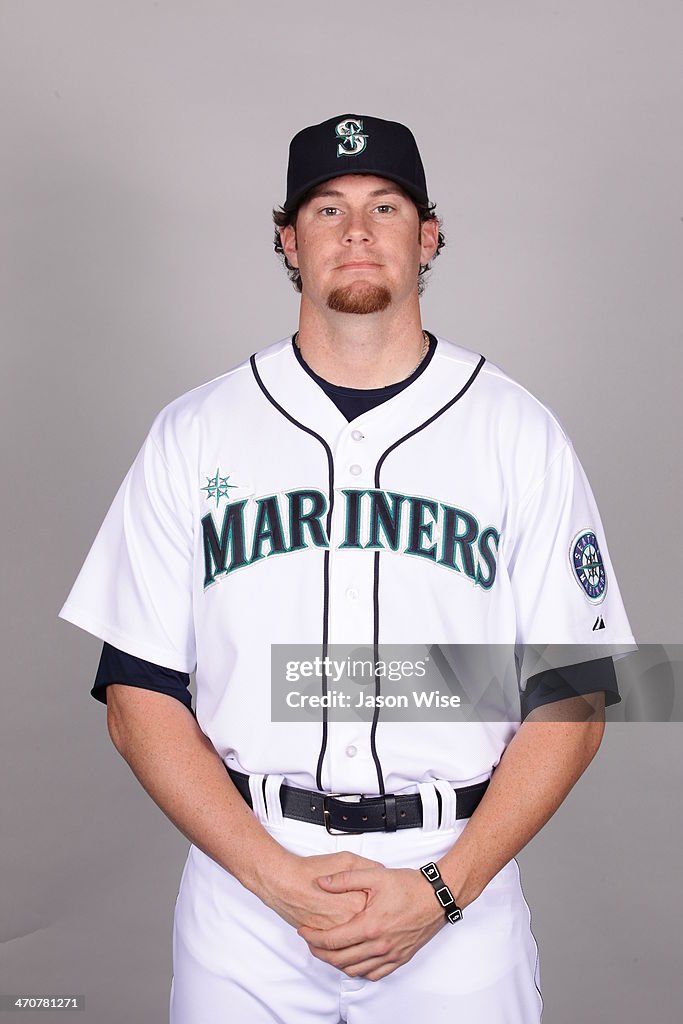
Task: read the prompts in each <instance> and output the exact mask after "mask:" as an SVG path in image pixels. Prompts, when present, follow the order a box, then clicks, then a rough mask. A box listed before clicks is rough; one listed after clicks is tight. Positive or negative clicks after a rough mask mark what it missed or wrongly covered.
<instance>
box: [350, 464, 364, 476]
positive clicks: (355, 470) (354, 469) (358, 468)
mask: <svg viewBox="0 0 683 1024" xmlns="http://www.w3.org/2000/svg"><path fill="white" fill-rule="evenodd" d="M362 472H363V467H362V466H359V465H358V464H357V463H354V464H353V466H349V473H352V474H353V476H360V474H361V473H362Z"/></svg>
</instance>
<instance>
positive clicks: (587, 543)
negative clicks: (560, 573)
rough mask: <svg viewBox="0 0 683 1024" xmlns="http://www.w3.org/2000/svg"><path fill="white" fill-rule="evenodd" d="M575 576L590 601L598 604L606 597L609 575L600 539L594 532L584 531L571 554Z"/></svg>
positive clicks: (577, 537)
mask: <svg viewBox="0 0 683 1024" xmlns="http://www.w3.org/2000/svg"><path fill="white" fill-rule="evenodd" d="M569 558H570V561H571V564H572V569H573V571H574V576H575V578H576V580H577V582H578V584H579V586H580V587H581V589H582V590H583V592H584V594H585V595H586V597H587V598H588V600H589V601H592V602H593V603H594V604H598V603H599V602H600V601H602V600H603V598H604V596H605V590H606V589H607V574H606V572H605V566H604V565H603V561H602V555H601V553H600V548H599V547H598V538H597V537H596V536H595V533H594V532H593V531H592V530H582V531H581V533H579V534H578V535H577V536H576V537H575V538H574V540H573V541H572V545H571V548H570V552H569Z"/></svg>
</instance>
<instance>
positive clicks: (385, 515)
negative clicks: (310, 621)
mask: <svg viewBox="0 0 683 1024" xmlns="http://www.w3.org/2000/svg"><path fill="white" fill-rule="evenodd" d="M339 505H341V512H342V514H341V516H340V517H339V518H338V519H337V526H336V527H335V529H336V530H338V531H339V536H338V537H337V536H336V535H335V548H336V549H338V550H345V549H349V548H355V549H362V550H367V551H387V552H396V553H398V554H400V555H410V556H413V557H415V558H421V559H424V560H425V561H428V562H432V563H433V564H434V565H436V566H440V567H442V568H445V569H449V570H450V571H451V572H455V573H458V574H460V575H462V576H463V578H465V579H467V580H469V581H470V583H472V584H474V585H475V586H478V587H481V588H482V589H483V590H490V588H491V587H492V586H493V583H494V580H495V578H496V568H497V556H498V543H499V540H500V534H499V532H498V530H497V529H496V528H495V527H494V526H486V527H485V528H483V529H482V528H481V527H480V525H479V523H478V521H477V519H476V518H475V517H474V516H473V515H472V514H471V513H470V512H467V511H465V510H464V509H461V508H456V507H455V506H453V505H447V504H445V503H444V502H441V501H435V500H432V499H431V498H422V497H413V496H411V495H408V494H400V493H397V492H394V491H382V490H354V489H350V490H343V491H341V492H338V493H337V495H336V497H335V508H336V509H337V508H338V507H339ZM327 513H328V501H327V495H326V494H324V493H323V492H322V491H318V490H312V489H311V490H307V489H306V490H304V489H299V490H293V491H285V492H284V493H281V494H271V495H266V496H264V497H260V498H255V499H248V498H244V499H243V500H241V501H233V502H228V504H227V505H226V506H225V509H224V513H223V519H222V521H217V520H216V519H214V515H213V513H212V512H209V513H208V514H207V515H205V516H203V517H202V531H203V542H204V566H205V573H204V586H205V587H208V586H210V585H211V584H212V583H215V582H216V581H217V580H219V579H225V578H226V577H227V576H229V575H230V574H231V573H233V572H235V571H236V570H237V569H243V568H245V567H246V566H249V565H253V564H254V562H260V561H261V560H262V559H264V558H269V557H271V556H273V555H284V554H290V553H291V552H294V551H302V550H304V549H306V548H328V547H329V546H330V539H329V537H328V535H327ZM335 518H336V516H335Z"/></svg>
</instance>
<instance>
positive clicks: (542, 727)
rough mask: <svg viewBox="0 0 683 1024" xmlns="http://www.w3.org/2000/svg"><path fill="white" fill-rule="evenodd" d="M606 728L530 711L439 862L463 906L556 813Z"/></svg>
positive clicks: (481, 889) (475, 896)
mask: <svg viewBox="0 0 683 1024" xmlns="http://www.w3.org/2000/svg"><path fill="white" fill-rule="evenodd" d="M578 700H581V698H578ZM566 703H567V705H568V706H569V704H570V702H569V701H567V702H566ZM603 730H604V723H603V722H601V721H600V720H594V721H564V722H562V721H542V720H534V719H533V716H530V718H529V719H528V720H527V721H525V722H523V723H522V725H521V726H520V728H519V730H518V731H517V733H516V735H515V736H514V738H513V739H512V741H511V742H510V743H509V744H508V746H507V748H506V750H505V753H504V754H503V756H502V758H501V760H500V763H499V765H498V767H497V768H496V770H495V771H494V773H493V776H492V778H491V782H490V784H489V787H488V789H487V791H486V793H485V795H484V798H483V799H482V801H481V803H480V804H479V806H478V807H477V810H476V811H475V813H474V814H473V815H472V817H471V818H470V820H469V821H468V823H467V825H466V827H465V829H464V830H463V832H462V834H461V835H460V837H459V838H458V840H457V842H456V843H455V844H454V845H453V847H452V848H451V849H450V850H449V851H448V853H447V854H446V855H445V856H444V857H442V858H441V860H439V861H438V862H437V863H438V866H439V869H440V872H441V876H442V878H443V879H444V881H445V882H446V884H447V885H449V886H450V888H451V891H452V892H453V894H454V896H455V897H456V901H457V902H458V904H459V906H460V907H465V906H467V904H469V903H471V902H472V901H473V900H475V899H476V898H477V896H479V894H480V893H481V892H482V891H483V889H484V888H485V887H486V885H487V884H488V883H489V882H490V881H491V879H492V878H493V877H494V875H495V874H497V872H498V871H500V869H501V868H502V867H504V865H505V864H507V863H508V861H509V860H511V859H512V857H515V856H516V855H517V854H518V853H519V851H520V850H521V849H523V847H524V846H526V844H527V843H528V842H529V840H530V839H532V838H533V836H535V835H536V833H537V832H538V831H539V830H540V829H541V828H542V827H543V825H545V823H546V822H547V821H548V820H549V819H550V818H551V817H552V815H553V814H554V813H555V811H556V810H557V808H558V807H559V806H560V804H561V803H562V802H563V800H564V799H565V797H566V796H567V794H568V793H569V791H570V790H571V788H572V787H573V786H574V784H575V783H576V781H577V780H578V779H579V778H580V777H581V775H582V774H583V772H584V771H585V770H586V768H587V767H588V765H589V764H590V762H591V761H592V759H593V757H594V756H595V754H596V752H597V750H598V747H599V746H600V742H601V740H602V734H603Z"/></svg>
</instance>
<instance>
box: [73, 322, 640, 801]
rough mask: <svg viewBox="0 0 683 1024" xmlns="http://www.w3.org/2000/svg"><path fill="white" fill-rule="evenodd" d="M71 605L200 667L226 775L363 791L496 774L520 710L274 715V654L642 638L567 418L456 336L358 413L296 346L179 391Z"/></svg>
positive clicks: (201, 701)
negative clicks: (348, 411) (304, 717)
mask: <svg viewBox="0 0 683 1024" xmlns="http://www.w3.org/2000/svg"><path fill="white" fill-rule="evenodd" d="M60 615H61V617H62V618H64V619H68V620H69V621H71V622H73V623H75V624H76V625H78V626H80V627H82V628H84V629H86V630H88V631H90V632H91V633H94V634H95V635H96V636H98V637H100V638H102V639H103V640H106V641H107V642H108V643H110V644H112V645H114V646H116V647H118V648H120V649H122V650H124V651H126V652H128V653H130V654H132V655H135V656H137V657H140V658H144V659H146V660H148V661H152V662H156V663H157V664H160V665H164V666H167V667H169V668H174V669H177V670H180V671H183V672H192V671H194V670H195V669H196V683H197V699H196V714H197V721H198V723H199V725H200V727H201V728H202V730H203V731H204V733H205V734H206V735H207V736H208V737H209V739H210V740H211V742H212V743H213V745H214V747H215V748H216V750H217V751H218V753H219V755H220V756H221V757H222V758H223V760H224V761H225V763H226V764H230V765H231V766H234V767H236V768H238V769H240V770H242V771H245V772H249V773H257V774H270V773H275V774H280V775H284V776H285V778H286V779H287V781H288V782H289V783H291V784H293V785H298V786H302V787H306V788H322V789H324V790H328V791H334V792H349V793H365V794H373V793H377V792H380V791H382V789H383V790H384V791H385V792H388V793H391V792H394V793H395V792H400V791H401V790H406V789H408V788H410V787H414V785H415V784H416V783H422V782H429V781H432V780H434V779H448V780H451V781H453V782H454V783H456V784H463V785H465V784H468V783H473V782H477V781H479V780H481V779H485V778H488V777H489V776H490V774H491V771H492V769H493V768H494V767H495V765H496V764H497V763H498V761H499V759H500V757H501V754H502V753H503V751H504V749H505V747H506V746H507V744H508V743H509V741H510V739H511V738H512V736H513V735H514V733H515V731H516V729H517V728H518V727H519V721H516V722H515V721H514V720H513V721H505V722H491V723H481V724H480V723H476V722H470V723H463V722H457V721H438V722H426V721H425V722H410V723H401V722H383V721H382V716H381V714H380V715H379V717H378V720H377V721H376V723H375V725H374V726H373V724H372V723H371V722H325V724H323V721H322V717H321V720H320V721H310V720H309V721H302V722H298V723H292V722H286V723H285V722H273V721H271V710H270V696H271V694H270V673H271V662H270V652H271V644H275V643H288V644H292V643H301V644H314V645H319V646H320V648H321V650H322V649H324V648H326V647H327V645H331V644H368V643H370V644H372V643H373V640H374V641H378V642H379V643H387V644H390V643H415V644H425V643H427V644H446V645H458V644H510V645H520V644H526V643H533V644H550V643H552V644H594V643H595V640H596V632H595V627H596V625H599V629H600V633H599V639H600V641H601V642H602V643H606V644H614V645H624V646H625V648H628V647H634V646H635V643H634V639H633V636H632V633H631V629H630V626H629V623H628V619H627V616H626V613H625V611H624V607H623V603H622V600H621V596H620V593H619V588H618V586H617V581H616V578H615V575H614V571H613V569H612V565H611V562H610V557H609V553H608V549H607V545H606V542H605V537H604V532H603V528H602V523H601V521H600V516H599V514H598V510H597V507H596V504H595V500H594V498H593V495H592V492H591V489H590V486H589V484H588V481H587V479H586V476H585V474H584V472H583V469H582V467H581V465H580V463H579V461H578V459H577V456H576V454H575V452H574V449H573V447H572V444H571V442H570V440H569V439H568V437H567V435H566V433H565V432H564V430H563V428H562V426H561V424H560V423H559V422H558V419H557V417H556V416H554V415H553V413H552V412H551V411H550V410H549V409H548V408H547V407H546V406H544V405H543V404H542V403H541V402H539V401H538V400H537V399H536V398H534V397H533V396H532V395H531V394H529V392H528V391H526V390H525V389H524V388H523V387H522V386H521V385H520V384H518V383H516V382H515V381H514V380H512V379H511V378H510V377H509V376H507V375H506V374H505V373H504V372H503V371H502V370H500V369H499V368H498V367H497V366H495V365H493V364H492V363H490V362H488V361H486V360H485V359H484V358H483V357H481V356H479V355H478V354H476V353H474V352H471V351H469V350H467V349H464V348H461V347H459V346H457V345H454V344H452V343H451V342H449V341H446V340H444V339H442V338H440V339H438V343H437V347H436V351H435V353H434V356H433V358H432V359H431V362H430V363H429V365H428V366H427V367H426V369H425V371H424V372H423V373H422V374H421V375H420V376H419V377H418V378H417V379H416V380H415V381H414V382H413V383H411V385H410V386H409V387H407V388H406V389H404V390H403V391H402V392H400V393H399V394H398V395H395V396H394V397H393V398H391V399H390V400H388V401H386V402H384V403H383V404H381V405H378V406H377V407H375V408H374V409H372V410H371V411H369V412H367V413H364V414H363V415H361V416H360V417H358V418H356V419H354V420H353V421H352V422H350V423H349V422H347V420H346V419H345V417H344V416H343V415H342V413H341V412H340V411H339V410H338V409H337V407H336V406H335V405H334V403H333V402H332V401H331V400H330V399H329V398H328V397H327V396H326V395H325V394H324V392H323V391H322V390H321V388H320V387H319V386H318V385H317V384H316V383H315V381H314V380H313V379H312V378H311V377H310V376H309V375H308V374H307V373H306V371H305V369H304V368H303V367H302V366H301V365H300V363H299V362H298V360H297V358H296V356H295V354H294V351H293V347H292V340H291V337H287V338H285V339H284V340H282V341H278V342H276V343H274V344H272V345H270V346H269V347H267V348H265V349H263V350H262V351H260V352H258V353H257V354H256V355H255V356H253V357H252V358H251V359H250V360H246V361H245V362H243V363H242V364H240V365H239V366H237V367H235V368H234V369H233V370H231V371H229V372H228V373H225V374H223V375H222V376H220V377H217V378H216V379H215V380H212V381H210V382H208V383H207V384H204V385H202V386H200V387H198V388H195V389H194V390H192V391H190V392H188V393H187V394H185V395H183V396H182V397H180V398H178V399H176V400H175V401H173V402H171V403H170V404H169V405H168V406H166V408H164V409H163V410H162V411H161V413H159V415H158V416H157V417H156V419H155V421H154V423H153V425H152V427H151V429H150V432H149V434H148V436H147V438H146V440H145V442H144V444H143V445H142V448H141V449H140V452H139V453H138V455H137V457H136V459H135V461H134V463H133V465H132V467H131V469H130V470H129V472H128V474H127V476H126V477H125V479H124V481H123V483H122V484H121V487H120V489H119V491H118V493H117V495H116V497H115V499H114V501H113V504H112V506H111V508H110V510H109V512H108V514H107V516H106V519H105V521H104V523H103V524H102V527H101V529H100V531H99V533H98V535H97V537H96V539H95V542H94V544H93V546H92V549H91V551H90V553H89V555H88V557H87V559H86V561H85V564H84V565H83V568H82V570H81V572H80V574H79V576H78V578H77V580H76V583H75V584H74V587H73V589H72V591H71V593H70V595H69V597H68V600H67V601H66V603H65V605H64V607H63V608H62V610H61V612H60ZM321 715H322V713H321Z"/></svg>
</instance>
